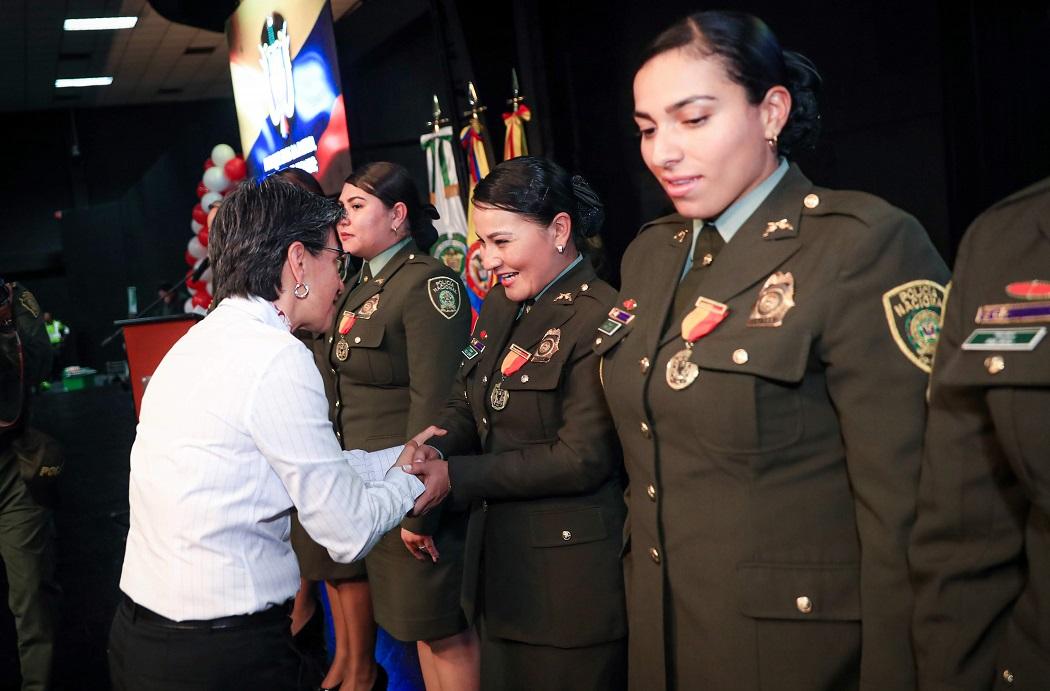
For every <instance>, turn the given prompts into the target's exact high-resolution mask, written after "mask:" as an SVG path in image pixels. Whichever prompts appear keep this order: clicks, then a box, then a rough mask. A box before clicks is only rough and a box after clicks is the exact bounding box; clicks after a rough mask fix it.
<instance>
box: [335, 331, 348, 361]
mask: <svg viewBox="0 0 1050 691" xmlns="http://www.w3.org/2000/svg"><path fill="white" fill-rule="evenodd" d="M335 357H336V359H337V360H339V362H346V359H347V358H348V357H350V344H349V343H347V342H346V339H345V338H343V337H342V336H340V337H339V340H338V341H336V344H335Z"/></svg>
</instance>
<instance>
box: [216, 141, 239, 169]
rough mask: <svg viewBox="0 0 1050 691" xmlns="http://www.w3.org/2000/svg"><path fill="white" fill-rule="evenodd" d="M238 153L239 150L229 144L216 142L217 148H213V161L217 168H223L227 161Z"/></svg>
mask: <svg viewBox="0 0 1050 691" xmlns="http://www.w3.org/2000/svg"><path fill="white" fill-rule="evenodd" d="M236 155H237V152H236V151H234V150H233V147H232V146H230V145H229V144H216V145H215V148H213V149H212V150H211V162H212V163H214V164H215V167H216V168H219V169H220V170H221V169H222V167H223V166H224V165H226V162H227V161H229V160H230V159H231V158H233V157H234V156H236Z"/></svg>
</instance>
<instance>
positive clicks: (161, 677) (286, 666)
mask: <svg viewBox="0 0 1050 691" xmlns="http://www.w3.org/2000/svg"><path fill="white" fill-rule="evenodd" d="M147 614H149V613H148V612H144V610H142V608H140V607H137V606H136V605H134V604H132V603H131V602H130V601H129V600H127V599H126V598H125V600H124V601H123V602H121V604H120V606H119V607H117V614H116V616H115V617H114V618H113V628H112V629H111V630H110V634H109V671H110V675H111V677H112V679H113V689H114V691H231V690H232V689H252V690H253V691H293V690H294V689H297V688H299V674H300V657H299V654H298V653H297V652H296V650H295V648H294V646H293V644H292V635H291V630H290V626H291V622H290V620H289V619H288V617H287V616H280V617H276V618H275V617H272V616H258V615H256V617H245V618H244V620H245V621H244V623H243V624H239V625H235V626H231V627H229V628H219V629H206V628H199V629H193V628H185V629H180V628H173V627H172V626H169V625H166V624H164V623H162V622H158V621H155V620H154V618H153V617H155V615H153V617H150V616H147Z"/></svg>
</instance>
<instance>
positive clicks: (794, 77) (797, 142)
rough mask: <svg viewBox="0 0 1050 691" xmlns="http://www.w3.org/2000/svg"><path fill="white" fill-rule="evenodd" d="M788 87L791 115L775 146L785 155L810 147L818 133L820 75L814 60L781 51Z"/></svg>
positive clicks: (791, 51)
mask: <svg viewBox="0 0 1050 691" xmlns="http://www.w3.org/2000/svg"><path fill="white" fill-rule="evenodd" d="M784 67H785V70H786V72H787V82H788V83H787V84H786V86H787V88H788V91H790V92H791V115H790V116H789V117H788V121H787V124H786V125H784V129H783V130H782V131H781V133H780V140H779V141H778V148H779V149H780V151H781V152H782V153H784V155H789V154H791V153H792V152H793V151H798V150H800V149H812V148H813V147H814V146H815V145H816V143H817V138H818V137H819V136H820V106H819V105H818V103H817V92H818V91H819V90H820V85H821V82H822V79H821V77H820V72H818V71H817V68H816V66H815V65H814V64H813V62H812V61H811V60H810V59H809V58H807V57H806V56H805V55H802V54H801V53H796V52H795V51H793V50H785V51H784Z"/></svg>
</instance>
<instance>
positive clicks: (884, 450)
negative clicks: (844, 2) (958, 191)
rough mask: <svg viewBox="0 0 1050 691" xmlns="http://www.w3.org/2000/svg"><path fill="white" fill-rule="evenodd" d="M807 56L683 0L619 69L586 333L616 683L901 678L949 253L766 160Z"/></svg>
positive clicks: (684, 685)
mask: <svg viewBox="0 0 1050 691" xmlns="http://www.w3.org/2000/svg"><path fill="white" fill-rule="evenodd" d="M819 79H820V78H819V75H818V74H817V72H816V70H815V68H814V67H813V65H812V63H810V62H809V61H808V60H806V59H805V58H803V57H802V56H800V55H798V54H795V53H791V52H789V51H783V50H782V49H781V47H780V45H779V43H778V42H777V39H776V37H775V36H774V35H773V34H772V32H771V31H770V30H769V28H768V27H767V26H766V25H765V24H764V23H762V21H761V20H759V19H757V18H755V17H752V16H750V15H746V14H742V13H736V12H700V13H697V14H694V15H691V16H689V17H687V18H685V19H683V20H681V21H680V22H678V23H677V24H675V25H673V26H672V27H671V28H669V29H668V30H667V31H665V32H664V33H663V34H661V35H660V36H658V37H657V38H656V39H655V41H654V42H653V44H651V46H650V48H649V49H648V51H647V52H646V54H645V56H644V59H643V60H642V63H641V67H640V69H639V70H638V72H637V73H636V74H635V79H634V107H635V114H634V116H635V121H636V122H637V125H638V128H639V131H640V137H641V153H642V158H643V160H644V161H645V163H646V165H647V166H648V168H649V169H650V171H651V172H652V173H653V175H654V176H655V177H656V178H657V179H658V180H659V181H660V183H661V185H662V186H663V188H664V190H665V191H666V193H667V194H668V196H669V197H670V198H671V201H672V202H673V203H674V205H675V208H676V210H677V211H678V214H676V215H674V216H669V217H666V218H662V219H658V220H656V221H654V222H652V223H650V224H648V225H646V226H644V227H643V229H642V231H641V233H640V234H639V236H638V238H637V239H635V240H634V242H633V243H632V244H631V246H630V247H629V248H628V249H627V252H626V254H625V256H624V260H623V269H622V288H621V290H620V295H619V296H618V298H617V301H616V303H615V304H611V305H610V307H612V308H613V311H612V312H610V321H609V322H607V323H605V324H603V325H602V327H600V328H599V330H598V333H597V334H596V338H595V343H596V350H597V352H598V353H599V354H600V355H602V356H603V357H604V364H603V373H604V385H605V392H606V397H607V400H608V401H609V406H610V408H611V410H612V414H613V417H614V419H615V421H616V428H617V430H618V432H619V434H620V438H621V440H622V442H623V446H624V455H625V462H626V466H627V471H628V474H629V479H630V495H629V516H628V525H629V530H630V538H629V540H630V544H629V545H628V546H627V548H626V552H627V553H626V556H625V569H626V572H627V583H628V592H627V608H628V615H629V621H630V656H629V664H630V686H631V688H632V689H637V690H639V691H640V690H642V689H645V690H646V691H649V690H654V689H679V690H682V691H684V690H686V689H734V690H738V691H768V690H774V689H775V690H776V691H785V690H786V691H792V690H795V689H797V690H799V691H818V690H824V691H841V690H842V689H857V688H860V689H865V690H867V691H894V690H896V689H911V688H913V687H914V684H915V673H914V664H913V660H912V650H911V641H910V623H911V611H912V610H911V604H912V603H911V598H910V584H909V581H908V564H907V545H908V536H909V531H910V528H911V525H912V521H913V518H914V512H915V500H916V492H917V486H918V472H919V463H920V451H921V444H922V433H923V428H924V421H925V400H924V392H925V388H926V383H927V373H928V371H929V368H930V359H931V355H932V351H933V345H934V343H935V341H936V337H937V328H938V322H939V316H940V315H939V312H940V307H941V302H942V298H943V289H942V287H941V286H942V284H943V283H944V281H945V279H946V278H947V270H946V268H945V266H944V263H943V262H942V261H941V259H940V257H938V255H937V253H936V251H935V250H934V248H933V246H932V245H931V243H930V241H929V238H928V237H927V235H926V233H925V232H924V230H923V228H922V227H921V226H920V225H919V223H918V222H917V221H916V220H915V219H914V218H912V217H911V216H909V215H907V214H906V213H904V212H902V211H901V210H899V209H896V208H894V207H892V206H890V205H889V204H888V203H886V202H885V201H883V200H881V199H879V198H877V197H874V196H871V195H868V194H864V193H861V192H847V191H837V190H832V189H824V188H820V187H816V186H814V184H813V183H812V182H810V181H809V180H808V179H807V178H806V177H805V176H804V175H803V173H802V171H801V170H800V169H799V168H798V167H797V165H794V164H792V163H790V162H789V160H788V157H789V156H790V155H791V153H792V152H794V151H796V150H798V149H799V148H801V147H804V146H806V145H807V144H809V143H811V142H812V141H813V140H814V138H815V135H816V129H817V125H818V112H817V102H816V97H815V93H814V91H815V88H816V87H817V85H818V84H819Z"/></svg>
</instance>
